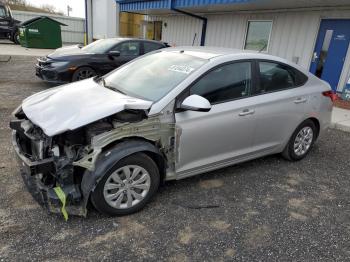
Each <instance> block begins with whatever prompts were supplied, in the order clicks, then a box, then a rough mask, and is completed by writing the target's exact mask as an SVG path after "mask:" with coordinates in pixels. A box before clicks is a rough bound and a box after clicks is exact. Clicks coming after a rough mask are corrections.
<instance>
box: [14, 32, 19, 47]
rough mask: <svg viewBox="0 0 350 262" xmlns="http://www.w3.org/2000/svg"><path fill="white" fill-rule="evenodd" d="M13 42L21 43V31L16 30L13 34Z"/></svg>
mask: <svg viewBox="0 0 350 262" xmlns="http://www.w3.org/2000/svg"><path fill="white" fill-rule="evenodd" d="M13 42H14V43H15V44H16V45H19V44H20V42H19V32H18V31H16V33H14V35H13Z"/></svg>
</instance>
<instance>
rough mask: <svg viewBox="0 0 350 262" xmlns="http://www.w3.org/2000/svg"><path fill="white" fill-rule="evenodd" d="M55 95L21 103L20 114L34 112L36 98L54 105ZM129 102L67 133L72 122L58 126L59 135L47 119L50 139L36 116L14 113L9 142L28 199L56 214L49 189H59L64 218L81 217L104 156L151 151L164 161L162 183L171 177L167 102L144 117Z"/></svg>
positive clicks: (57, 209) (172, 148)
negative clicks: (25, 106)
mask: <svg viewBox="0 0 350 262" xmlns="http://www.w3.org/2000/svg"><path fill="white" fill-rule="evenodd" d="M55 93H56V92H53V93H51V94H44V95H43V96H42V97H40V96H39V97H38V96H36V98H35V99H36V100H37V101H33V100H32V101H28V100H27V101H25V103H26V105H27V110H26V111H27V112H29V114H33V112H34V111H35V110H37V111H40V110H39V108H38V105H39V104H40V103H41V100H42V101H45V103H47V100H48V99H51V100H53V101H54V100H55V97H54V96H55ZM100 99H102V98H100ZM122 99H123V101H126V100H127V99H125V98H122ZM81 102H83V101H80V103H81ZM85 103H87V102H86V101H85ZM131 104H132V105H131V106H129V105H127V104H125V105H124V106H123V107H121V106H120V107H117V108H119V110H120V111H119V112H115V113H113V114H111V115H109V116H104V117H102V118H101V119H99V120H95V121H92V122H91V123H87V124H86V122H84V123H83V122H82V123H83V124H82V125H81V126H79V127H77V128H74V129H72V130H70V128H67V127H69V125H71V123H72V122H70V123H68V124H67V125H66V127H63V124H64V123H61V124H60V125H58V126H59V128H60V130H65V131H62V132H58V133H56V132H55V131H54V130H53V129H52V127H53V126H54V124H53V122H52V121H54V120H52V119H51V120H50V121H51V122H50V126H45V125H43V127H44V128H45V129H46V131H49V132H48V133H50V136H49V135H48V134H47V132H45V131H44V130H43V128H42V127H41V126H40V121H41V119H40V117H41V116H39V115H38V114H37V115H36V117H34V118H33V117H29V116H28V115H27V114H26V112H25V110H22V108H19V109H17V110H16V112H15V116H16V118H17V119H16V120H13V121H11V123H10V127H11V129H13V135H12V143H13V147H14V149H15V152H16V154H17V158H18V162H19V165H20V167H21V174H22V177H23V180H24V182H25V184H26V185H27V188H28V190H29V191H30V192H31V194H32V195H33V197H34V199H36V200H37V201H38V202H39V203H40V204H41V205H43V206H45V207H46V208H47V209H48V210H49V211H50V212H52V213H61V208H62V203H61V200H60V198H59V197H58V196H57V194H56V193H55V188H57V187H60V188H61V189H62V191H63V192H64V194H65V197H66V207H65V208H66V210H67V212H68V214H71V215H79V216H86V214H87V208H86V207H87V203H88V200H89V195H90V193H91V191H92V190H94V188H95V186H96V184H97V183H98V181H99V179H100V178H101V177H102V176H103V174H102V173H101V172H99V168H98V167H99V165H100V164H101V163H102V162H103V161H102V160H104V159H105V158H107V157H108V156H109V155H110V154H116V155H117V156H118V158H119V159H121V158H123V157H125V156H127V155H129V154H133V153H135V152H140V151H143V152H152V153H154V154H157V155H159V156H160V157H161V158H162V159H164V163H165V165H166V179H171V178H173V177H174V174H175V173H174V165H175V160H176V153H175V121H174V113H173V104H170V105H168V107H166V108H165V109H164V111H163V112H161V113H160V114H158V115H153V116H148V115H147V112H148V110H147V109H144V108H137V106H135V101H134V100H133V101H132V102H131ZM138 104H139V105H141V106H142V107H145V106H148V107H149V106H150V105H149V104H146V103H140V102H139V103H138ZM29 105H30V106H29ZM141 106H140V107H141ZM30 107H31V108H30ZM28 108H30V109H31V110H30V111H29V110H28ZM130 108H131V109H130ZM73 109H74V108H73ZM70 110H71V111H72V108H71V109H70ZM104 114H105V113H104ZM46 117H47V116H45V118H46ZM32 119H34V121H35V123H34V122H33V121H32ZM80 119H81V118H80ZM90 119H92V118H91V116H90ZM71 126H72V125H71ZM67 129H68V130H67Z"/></svg>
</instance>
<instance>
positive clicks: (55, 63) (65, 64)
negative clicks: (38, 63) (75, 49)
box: [49, 61, 69, 68]
mask: <svg viewBox="0 0 350 262" xmlns="http://www.w3.org/2000/svg"><path fill="white" fill-rule="evenodd" d="M68 64H69V62H66V61H55V62H52V63H50V64H49V65H50V67H54V68H58V67H64V66H67V65H68Z"/></svg>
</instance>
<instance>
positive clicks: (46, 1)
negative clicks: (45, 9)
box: [26, 0, 85, 18]
mask: <svg viewBox="0 0 350 262" xmlns="http://www.w3.org/2000/svg"><path fill="white" fill-rule="evenodd" d="M26 2H27V3H30V4H31V5H34V6H37V7H40V6H42V5H52V6H54V7H56V9H57V10H58V11H62V12H63V13H64V14H65V15H67V5H69V6H70V7H72V9H73V10H72V11H71V12H70V14H69V16H75V17H83V18H84V17H85V1H84V0H26Z"/></svg>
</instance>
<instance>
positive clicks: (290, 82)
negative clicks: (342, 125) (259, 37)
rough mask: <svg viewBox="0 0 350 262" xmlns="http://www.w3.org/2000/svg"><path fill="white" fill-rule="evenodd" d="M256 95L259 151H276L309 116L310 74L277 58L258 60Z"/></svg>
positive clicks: (255, 136)
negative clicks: (305, 86) (307, 110)
mask: <svg viewBox="0 0 350 262" xmlns="http://www.w3.org/2000/svg"><path fill="white" fill-rule="evenodd" d="M256 73H257V79H258V80H257V85H256V88H255V90H254V91H253V95H254V96H255V117H256V126H255V135H254V141H253V145H254V148H255V150H256V151H274V150H275V149H276V148H278V147H280V146H281V145H283V144H284V143H285V142H286V141H287V140H288V139H289V137H290V136H291V134H292V133H293V131H294V130H295V129H296V127H297V126H298V125H299V124H300V123H301V122H302V120H303V119H304V118H305V111H306V103H308V100H309V96H308V92H307V91H308V90H307V89H306V88H304V86H303V84H305V82H306V81H307V77H306V76H305V75H304V74H302V73H301V72H299V71H298V70H296V69H294V68H292V67H290V66H288V65H285V64H281V63H277V62H274V61H257V62H256Z"/></svg>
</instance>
